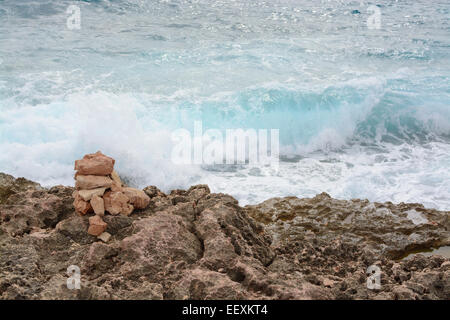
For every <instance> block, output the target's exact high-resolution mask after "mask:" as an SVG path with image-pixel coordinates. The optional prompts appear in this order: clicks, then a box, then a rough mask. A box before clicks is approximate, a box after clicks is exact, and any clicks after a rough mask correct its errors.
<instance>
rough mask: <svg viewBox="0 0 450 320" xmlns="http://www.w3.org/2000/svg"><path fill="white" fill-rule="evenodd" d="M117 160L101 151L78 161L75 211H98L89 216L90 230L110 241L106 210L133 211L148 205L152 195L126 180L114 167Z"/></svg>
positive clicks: (76, 165)
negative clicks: (125, 183) (125, 182)
mask: <svg viewBox="0 0 450 320" xmlns="http://www.w3.org/2000/svg"><path fill="white" fill-rule="evenodd" d="M114 163H115V160H114V159H113V158H110V157H108V156H105V155H104V154H102V153H101V152H100V151H97V152H96V153H93V154H87V155H85V156H84V157H83V159H81V160H76V161H75V170H76V173H75V181H76V182H75V189H76V190H75V191H74V193H73V197H74V202H73V205H74V207H75V211H76V212H77V213H78V214H79V215H85V214H87V213H91V212H94V213H95V215H94V216H92V217H89V229H88V233H89V234H91V235H93V236H97V237H98V238H99V239H101V240H102V241H105V242H107V241H108V240H109V238H110V237H111V235H110V234H109V233H107V232H105V231H106V228H107V224H106V222H104V221H103V219H102V218H103V217H104V215H105V212H108V213H110V214H111V215H118V214H123V215H126V216H128V215H130V214H131V213H132V212H133V210H134V209H145V208H146V207H147V206H148V205H149V203H150V198H149V196H147V195H146V194H145V192H144V191H142V190H139V189H135V188H130V187H127V186H125V185H123V184H122V181H121V180H120V177H119V175H118V174H117V172H116V171H114Z"/></svg>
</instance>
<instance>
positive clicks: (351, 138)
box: [0, 0, 450, 210]
mask: <svg viewBox="0 0 450 320" xmlns="http://www.w3.org/2000/svg"><path fill="white" fill-rule="evenodd" d="M71 5H75V6H77V7H78V8H79V9H80V28H79V29H77V28H75V29H74V28H73V25H69V26H68V25H67V19H68V17H69V16H71V15H72V14H73V11H69V12H68V11H67V10H68V8H69V6H71ZM373 6H376V8H375V9H374V7H373ZM370 8H371V9H370ZM374 10H377V11H378V12H379V13H380V25H379V26H380V28H379V29H377V28H369V25H368V23H367V20H368V19H370V16H371V15H373V14H374V12H375V11H374ZM449 14H450V2H449V1H448V0H436V1H429V0H418V1H404V0H398V1H394V0H392V1H388V0H381V1H377V2H371V1H344V0H341V1H339V0H337V1H331V0H330V1H327V0H322V1H320V0H317V1H314V0H301V1H300V0H299V1H293V0H289V1H260V0H240V1H234V0H222V1H214V0H190V1H188V0H159V1H156V0H155V1H143V0H141V1H138V0H134V1H133V0H98V1H94V0H92V1H50V0H42V1H40V0H33V1H25V0H3V1H0V111H1V113H0V171H2V172H6V173H9V174H12V175H15V176H24V177H26V178H29V179H32V180H35V181H38V182H40V183H42V184H43V185H45V186H50V185H54V184H66V185H73V184H74V181H73V173H74V172H73V162H74V160H75V159H78V158H80V157H82V156H83V155H84V154H86V153H91V152H95V151H97V150H101V151H103V152H104V153H105V154H108V155H110V156H112V157H114V158H115V159H116V163H117V165H116V168H117V171H118V172H119V173H120V174H121V176H122V177H124V178H125V180H126V181H127V182H128V183H129V184H132V185H134V186H137V187H143V186H145V185H156V186H158V187H159V188H161V189H163V190H165V191H167V190H170V189H173V188H186V187H188V186H190V185H192V184H197V183H207V184H209V186H210V188H211V189H212V191H214V192H224V193H229V194H231V195H233V196H235V197H236V198H237V199H238V200H239V201H240V203H241V204H243V205H245V204H248V203H257V202H260V201H263V200H265V199H268V198H270V197H273V196H288V195H294V196H299V197H309V196H314V195H315V194H317V193H320V192H327V193H329V194H330V195H331V196H333V197H336V198H340V199H351V198H367V199H369V200H372V201H392V202H396V203H397V202H402V201H403V202H420V203H423V204H424V205H425V206H427V207H433V208H439V209H442V210H450V170H449V169H450V80H449V77H450V19H449V17H450V15H449ZM371 26H373V25H371ZM69 27H70V28H69ZM195 121H202V123H203V127H204V129H205V130H206V129H208V128H217V129H220V130H225V129H229V128H243V129H249V128H252V129H279V136H280V155H281V157H280V159H281V161H280V164H279V170H278V171H274V170H271V169H270V168H267V167H264V166H259V167H258V166H250V165H234V166H230V165H229V166H205V165H203V166H202V165H177V164H174V163H173V161H172V159H171V152H172V150H173V147H174V142H173V141H172V139H171V134H172V132H173V131H174V130H176V129H179V128H186V129H189V130H192V128H193V125H194V122H195Z"/></svg>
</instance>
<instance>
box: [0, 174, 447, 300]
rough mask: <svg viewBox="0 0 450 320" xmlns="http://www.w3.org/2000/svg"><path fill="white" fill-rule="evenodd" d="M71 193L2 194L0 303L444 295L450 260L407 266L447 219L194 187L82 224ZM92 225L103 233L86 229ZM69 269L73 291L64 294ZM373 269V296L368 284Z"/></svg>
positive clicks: (424, 212) (418, 211) (409, 209)
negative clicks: (243, 203)
mask: <svg viewBox="0 0 450 320" xmlns="http://www.w3.org/2000/svg"><path fill="white" fill-rule="evenodd" d="M116 178H117V177H116ZM116 178H114V177H113V176H112V175H111V180H113V181H114V183H115V187H119V186H118V185H117V184H116ZM119 179H120V178H119ZM16 183H17V182H16V179H13V181H11V180H9V182H8V185H7V186H6V187H5V188H8V186H13V188H16V187H14V185H15V184H16ZM1 187H4V186H1ZM121 188H122V187H121ZM74 191H76V190H75V189H74V188H71V187H62V186H57V187H53V188H50V189H44V188H42V187H40V186H38V185H37V184H30V185H29V187H27V188H25V189H17V188H16V189H14V192H13V193H11V195H9V196H8V197H7V198H6V201H5V204H2V206H1V207H0V210H1V211H0V298H2V299H450V277H449V276H450V259H449V257H445V256H441V255H429V256H427V257H425V256H424V255H422V254H414V255H412V256H409V257H408V259H402V258H403V257H404V256H405V255H407V254H409V253H411V252H416V251H420V250H424V249H429V248H431V247H433V246H446V245H449V244H450V234H449V220H448V219H449V218H448V215H449V212H442V211H436V210H432V209H425V208H424V207H423V206H421V205H419V204H398V205H394V204H392V203H370V202H368V201H365V200H351V201H343V200H336V199H333V198H331V197H329V196H328V195H326V194H321V195H318V196H316V197H314V198H311V199H298V198H293V197H287V198H275V199H270V200H268V201H265V202H263V203H261V204H259V205H254V206H247V207H244V208H243V207H240V206H239V204H238V202H237V201H236V200H235V199H233V198H232V197H231V196H229V195H225V194H213V193H210V190H209V188H208V186H205V185H198V186H193V187H191V188H190V189H189V190H173V191H172V192H170V193H169V194H165V193H163V192H161V191H160V190H158V189H157V188H156V187H154V186H149V187H146V188H145V189H144V190H143V193H145V195H146V196H147V197H148V205H147V207H146V208H145V209H140V211H139V213H136V214H134V213H133V214H130V215H124V214H117V215H104V216H101V214H97V215H90V216H89V215H88V214H85V215H79V214H76V213H75V207H74V205H73V198H72V193H73V192H74ZM108 192H110V193H113V192H117V190H115V191H113V190H107V191H105V194H104V196H103V197H106V193H108ZM140 195H142V193H140V192H139V193H137V194H135V195H134V196H136V197H137V198H136V199H134V198H133V200H132V201H133V204H132V205H133V206H136V207H139V206H140V205H141V203H140V202H139V201H141V200H139V199H140V198H139V196H140ZM96 197H100V196H99V195H98V194H96V195H93V196H92V198H91V199H90V201H92V200H93V199H97V198H96ZM130 198H132V197H130ZM127 199H129V198H128V197H127ZM82 200H83V199H82ZM97 200H98V199H97ZM83 201H84V200H83ZM95 201H96V200H94V203H95ZM130 201H131V200H130ZM94 203H93V205H92V207H93V208H92V210H94V208H96V207H97V204H94ZM130 205H131V204H130ZM106 207H107V205H106V201H105V208H106ZM100 209H101V208H100ZM100 209H99V208H97V212H99V211H98V210H100ZM100 211H101V210H100ZM90 222H91V224H90ZM94 227H95V228H98V230H96V231H95V232H92V233H95V234H98V233H100V232H101V237H96V236H93V235H91V234H89V233H87V232H86V231H87V229H88V228H94ZM108 238H109V239H108ZM72 265H75V266H78V267H79V268H80V272H81V288H80V289H74V290H70V289H68V288H67V286H66V280H67V277H68V275H67V273H66V270H67V268H68V267H69V266H72ZM372 265H374V266H377V267H379V270H380V280H381V281H380V288H378V289H370V288H368V287H367V279H368V275H367V274H366V271H367V269H368V267H369V266H372Z"/></svg>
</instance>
